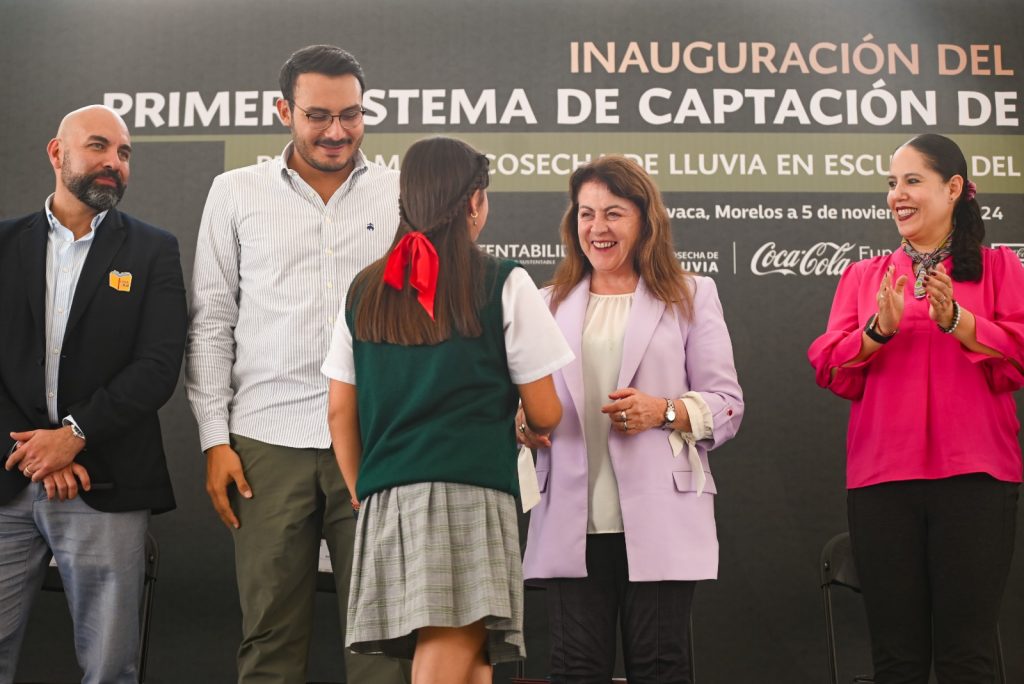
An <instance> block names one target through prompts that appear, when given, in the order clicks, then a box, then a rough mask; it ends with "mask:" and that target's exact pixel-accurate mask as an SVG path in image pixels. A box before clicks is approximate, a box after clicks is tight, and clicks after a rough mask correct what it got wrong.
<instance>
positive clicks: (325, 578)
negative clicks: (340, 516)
mask: <svg viewBox="0 0 1024 684" xmlns="http://www.w3.org/2000/svg"><path fill="white" fill-rule="evenodd" d="M316 590H317V591H318V592H321V593H327V594H337V593H338V587H337V586H336V585H335V583H334V567H333V566H332V565H331V555H330V553H329V552H328V550H327V540H326V539H321V540H320V552H319V556H318V558H317V568H316ZM307 684H334V682H322V681H317V682H314V681H310V682H307Z"/></svg>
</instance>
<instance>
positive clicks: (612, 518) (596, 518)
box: [580, 292, 714, 534]
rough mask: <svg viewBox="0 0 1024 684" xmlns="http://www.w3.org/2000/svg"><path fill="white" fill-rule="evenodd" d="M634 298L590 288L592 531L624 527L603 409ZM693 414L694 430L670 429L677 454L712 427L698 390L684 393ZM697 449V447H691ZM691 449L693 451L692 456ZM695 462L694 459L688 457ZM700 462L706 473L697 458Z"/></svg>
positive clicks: (587, 424)
mask: <svg viewBox="0 0 1024 684" xmlns="http://www.w3.org/2000/svg"><path fill="white" fill-rule="evenodd" d="M632 304H633V293H631V292H630V293H627V294H613V295H607V294H595V293H593V292H591V293H590V301H589V303H588V304H587V315H586V318H585V319H584V321H583V342H582V345H581V356H582V358H581V359H580V363H581V365H582V367H583V404H584V416H583V437H584V440H585V441H586V445H587V485H588V491H587V501H588V504H589V506H588V508H589V510H588V515H587V533H588V534H602V533H614V532H622V531H623V530H624V528H623V525H622V508H621V507H620V505H619V486H618V481H617V480H616V479H615V471H614V470H613V469H612V460H611V455H610V454H609V452H608V435H609V432H610V430H611V420H610V419H609V417H608V416H607V415H606V414H604V413H601V407H602V406H604V405H605V404H608V403H610V402H611V400H610V399H609V398H608V395H609V394H610V393H611V392H613V391H615V390H616V389H619V388H618V387H617V386H616V385H617V383H618V380H619V370H620V368H621V366H622V346H623V342H624V340H625V337H626V324H627V323H628V321H629V311H630V308H631V307H632ZM680 399H681V402H682V404H683V405H684V406H685V408H686V410H687V412H688V415H689V416H690V420H691V428H692V429H693V432H682V431H679V430H674V431H672V432H670V433H666V437H665V438H666V439H667V440H669V443H670V444H671V447H672V453H673V455H675V456H678V455H679V454H680V452H681V451H682V450H683V448H684V447H687V446H690V447H692V444H693V442H695V441H697V440H700V439H706V438H708V437H710V436H711V435H712V434H713V433H712V430H713V428H714V424H713V420H712V417H711V410H710V409H709V408H708V405H707V403H706V402H705V401H704V399H703V398H702V397H701V396H700V395H699V394H697V393H696V392H687V393H686V395H685V396H684V397H681V398H680ZM690 450H692V451H693V454H696V450H695V449H692V448H691V449H690ZM689 456H690V454H688V457H689ZM689 460H690V461H691V465H693V464H692V461H693V459H692V458H690V459H689ZM696 468H697V469H698V470H700V473H699V475H703V470H701V468H700V462H699V460H698V462H697V466H696Z"/></svg>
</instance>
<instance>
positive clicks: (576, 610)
mask: <svg viewBox="0 0 1024 684" xmlns="http://www.w3.org/2000/svg"><path fill="white" fill-rule="evenodd" d="M587 573H588V576H587V577H582V578H570V579H553V580H547V581H545V586H546V587H547V604H548V622H549V624H550V627H551V682H552V684H608V682H609V681H611V678H612V670H613V668H614V666H615V625H616V623H618V624H619V627H620V629H621V630H622V651H623V656H624V659H625V662H626V679H627V680H628V681H629V684H691V678H690V656H689V636H690V635H689V629H690V608H691V606H692V605H693V591H694V588H695V587H696V584H697V583H696V582H676V581H665V582H630V581H629V567H628V564H627V562H626V541H625V536H624V535H622V534H590V535H587Z"/></svg>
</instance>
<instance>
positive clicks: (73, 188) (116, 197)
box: [60, 157, 125, 211]
mask: <svg viewBox="0 0 1024 684" xmlns="http://www.w3.org/2000/svg"><path fill="white" fill-rule="evenodd" d="M99 178H110V179H111V180H113V181H114V183H115V185H114V186H113V187H111V186H109V185H101V184H98V183H96V180H97V179H99ZM60 179H61V182H63V183H64V187H66V188H67V189H68V190H69V191H70V192H71V194H72V195H74V196H75V197H77V198H78V199H79V201H81V202H82V203H83V204H85V205H86V206H88V207H91V208H93V209H95V210H96V211H107V210H108V209H113V208H114V207H116V206H117V203H118V202H120V201H121V198H122V197H124V188H125V186H124V182H122V181H121V176H120V175H119V174H118V173H117V172H116V171H110V170H106V171H96V172H95V173H81V174H76V173H73V172H72V171H71V168H70V165H69V164H68V163H67V158H66V157H65V161H64V166H63V167H62V168H61V170H60Z"/></svg>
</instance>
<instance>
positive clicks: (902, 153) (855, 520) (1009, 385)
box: [808, 134, 1024, 684]
mask: <svg viewBox="0 0 1024 684" xmlns="http://www.w3.org/2000/svg"><path fill="white" fill-rule="evenodd" d="M977 192H978V188H977V186H975V184H974V183H973V182H972V181H970V180H969V179H968V176H967V162H966V160H965V159H964V155H963V152H961V151H960V148H959V147H958V146H957V145H956V143H954V142H953V141H952V140H950V139H949V138H945V137H943V136H941V135H934V134H927V135H919V136H917V137H915V138H913V139H911V140H910V141H908V142H907V143H905V144H904V145H902V146H901V147H900V148H899V149H897V150H896V152H895V153H894V154H893V156H892V161H891V164H890V170H889V195H888V202H889V209H890V211H891V212H892V217H893V220H894V221H895V222H896V228H897V230H898V231H899V234H900V237H901V238H902V240H901V243H900V245H899V247H898V248H897V249H896V250H895V251H894V252H893V253H892V254H887V255H883V256H878V257H875V258H873V259H866V260H864V261H860V262H857V263H855V264H853V265H851V266H850V267H849V268H847V269H846V271H845V272H844V273H843V275H842V277H841V278H840V280H839V288H838V290H837V291H836V295H835V300H834V302H833V304H832V313H831V315H830V316H829V321H828V329H827V330H826V332H825V334H823V335H822V336H821V337H819V338H818V339H817V340H815V341H814V343H813V344H812V345H811V347H810V350H809V352H808V355H809V358H810V361H811V364H812V365H813V366H814V369H815V372H816V375H817V381H818V384H819V385H820V386H821V387H825V388H828V389H830V390H832V391H833V392H835V393H836V394H838V395H839V396H841V397H843V398H846V399H849V400H850V401H851V409H850V422H849V435H848V437H847V457H846V479H847V488H848V494H847V514H848V518H849V524H850V537H851V540H852V542H853V550H854V556H855V558H856V562H857V569H858V572H859V575H860V581H861V587H862V589H863V593H864V603H865V607H866V609H867V618H868V626H869V628H870V631H871V641H872V655H873V659H874V666H875V675H874V676H875V678H874V681H875V682H876V683H877V684H889V683H893V682H900V683H904V682H920V683H921V684H925V683H926V682H927V681H928V677H929V670H930V669H931V667H932V665H933V661H934V668H935V674H936V677H937V679H938V681H939V682H940V683H945V682H957V683H962V684H969V683H978V684H980V683H982V682H986V683H988V684H991V682H993V681H995V645H996V634H997V631H996V624H997V621H998V619H999V609H1000V604H1001V602H1002V598H1003V591H1004V589H1005V587H1006V581H1007V576H1008V574H1009V571H1010V559H1011V557H1012V555H1013V545H1014V531H1015V524H1016V516H1017V499H1018V490H1019V486H1020V482H1021V470H1022V466H1021V448H1020V441H1019V425H1018V422H1017V409H1016V403H1015V401H1014V396H1013V393H1014V392H1016V391H1017V390H1019V389H1020V388H1021V387H1022V386H1024V372H1022V365H1024V268H1021V263H1020V261H1019V260H1018V258H1017V255H1016V254H1014V253H1013V252H1012V251H1010V250H1009V249H1007V248H1005V247H1003V248H1000V249H990V248H988V247H985V246H984V245H983V244H982V241H983V240H984V238H985V226H984V223H983V222H982V218H981V211H980V207H979V205H978V201H977V199H976V198H975V195H976V194H977Z"/></svg>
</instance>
